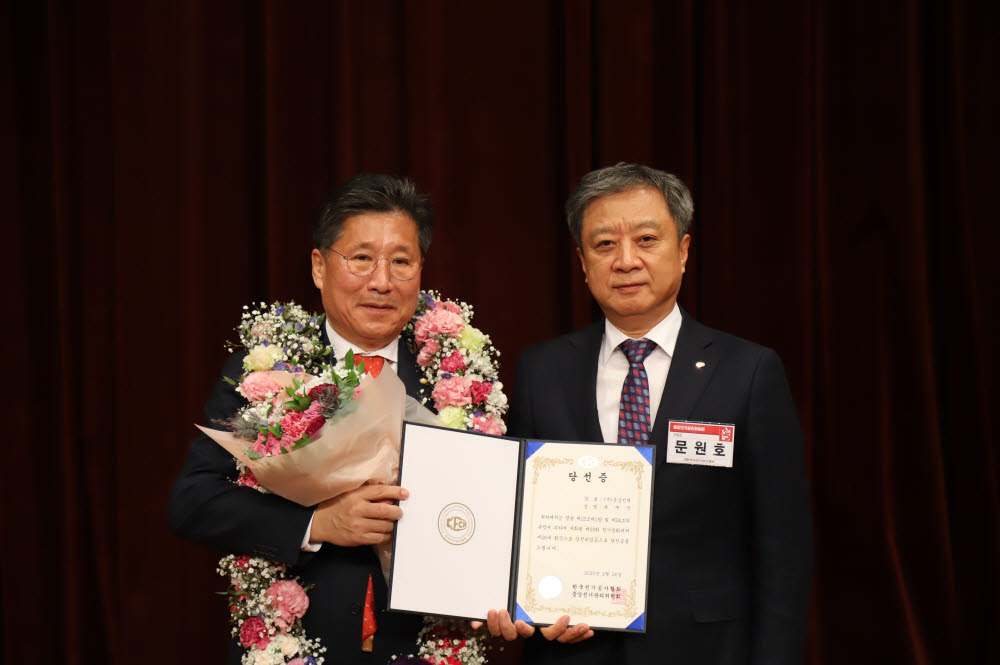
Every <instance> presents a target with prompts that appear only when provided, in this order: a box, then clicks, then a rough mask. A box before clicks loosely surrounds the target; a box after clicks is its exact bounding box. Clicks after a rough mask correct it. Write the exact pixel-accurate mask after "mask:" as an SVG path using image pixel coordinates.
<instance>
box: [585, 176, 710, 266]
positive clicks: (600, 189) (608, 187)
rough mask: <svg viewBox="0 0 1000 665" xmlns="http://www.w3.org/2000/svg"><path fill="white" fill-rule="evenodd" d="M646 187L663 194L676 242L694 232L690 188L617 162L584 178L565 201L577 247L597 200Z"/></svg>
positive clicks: (665, 177) (674, 179)
mask: <svg viewBox="0 0 1000 665" xmlns="http://www.w3.org/2000/svg"><path fill="white" fill-rule="evenodd" d="M644 187H652V188H653V189H655V190H657V191H658V192H660V194H663V200H664V201H666V202H667V208H669V210H670V215H671V216H672V217H673V218H674V222H676V225H677V238H678V240H679V239H681V238H683V237H684V234H685V233H687V232H688V230H689V229H690V228H691V220H692V218H693V217H694V201H692V200H691V192H689V191H688V188H687V186H685V184H684V183H683V182H681V179H680V178H678V177H677V176H675V175H673V174H672V173H666V172H664V171H658V170H657V169H652V168H650V167H648V166H643V165H642V164H630V163H628V162H618V163H617V164H615V165H614V166H607V167H605V168H603V169H597V170H596V171H591V172H590V173H588V174H587V175H585V176H583V178H582V179H581V180H580V184H578V185H577V186H576V189H574V190H573V193H572V194H570V195H569V200H567V201H566V222H567V223H568V224H569V232H570V233H572V234H573V239H574V240H576V244H577V246H579V247H582V246H583V245H582V244H581V242H580V235H581V233H582V232H583V214H584V213H585V212H586V211H587V207H588V206H589V205H590V204H591V203H593V202H594V200H595V199H599V198H601V197H602V196H608V195H610V194H618V193H619V192H627V191H630V190H633V189H642V188H644Z"/></svg>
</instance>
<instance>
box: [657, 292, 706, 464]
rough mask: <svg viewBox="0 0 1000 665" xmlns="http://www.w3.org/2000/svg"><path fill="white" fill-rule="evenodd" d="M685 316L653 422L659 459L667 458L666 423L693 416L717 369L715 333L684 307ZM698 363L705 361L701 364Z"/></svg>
mask: <svg viewBox="0 0 1000 665" xmlns="http://www.w3.org/2000/svg"><path fill="white" fill-rule="evenodd" d="M681 314H682V315H683V317H684V318H683V320H682V322H681V329H680V332H679V333H678V335H677V346H676V347H674V355H673V357H672V358H671V359H670V370H669V372H667V384H666V386H665V387H664V389H663V396H662V397H661V398H660V407H659V409H658V410H657V412H656V421H655V422H654V423H653V432H652V437H651V439H650V440H651V442H652V443H654V444H655V445H656V456H657V458H659V460H660V462H661V463H662V461H663V460H664V459H665V458H666V454H667V453H666V445H667V425H668V423H669V421H671V420H685V419H687V418H689V417H690V414H691V412H692V411H693V410H694V407H695V405H696V404H697V403H698V399H699V398H700V397H701V394H702V392H703V391H704V390H705V386H707V385H708V382H709V380H710V379H711V378H712V374H713V373H714V372H715V366H716V360H717V358H716V356H715V354H714V353H713V349H712V348H711V346H712V336H711V333H710V331H709V329H708V328H706V327H705V326H703V325H701V324H700V323H698V322H697V321H695V320H694V319H692V318H691V317H690V316H688V315H687V313H686V312H684V311H683V310H681ZM698 363H704V364H703V365H702V366H701V367H698V366H697V365H698Z"/></svg>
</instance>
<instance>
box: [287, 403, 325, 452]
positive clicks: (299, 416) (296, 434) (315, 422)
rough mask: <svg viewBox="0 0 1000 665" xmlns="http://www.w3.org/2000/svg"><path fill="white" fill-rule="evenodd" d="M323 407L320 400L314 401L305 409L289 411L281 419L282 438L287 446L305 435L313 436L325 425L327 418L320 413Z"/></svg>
mask: <svg viewBox="0 0 1000 665" xmlns="http://www.w3.org/2000/svg"><path fill="white" fill-rule="evenodd" d="M322 408H323V407H322V405H321V404H320V403H319V402H313V403H312V404H310V405H309V408H308V409H306V410H305V411H289V412H288V414H287V415H286V416H285V417H284V418H282V419H281V432H282V436H281V439H282V441H284V442H285V447H289V446H291V445H292V444H293V443H295V442H296V441H298V440H299V439H301V438H302V437H304V436H312V435H313V434H315V433H316V432H318V431H319V429H320V428H321V427H323V424H324V423H325V422H326V420H325V419H324V418H323V414H322V413H320V411H321V410H322Z"/></svg>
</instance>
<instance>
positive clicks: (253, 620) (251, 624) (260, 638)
mask: <svg viewBox="0 0 1000 665" xmlns="http://www.w3.org/2000/svg"><path fill="white" fill-rule="evenodd" d="M240 643H241V644H243V646H245V647H257V648H258V649H266V648H267V645H268V644H270V643H271V638H270V636H269V635H268V634H267V626H266V625H264V620H263V619H261V618H260V617H250V618H249V619H247V620H246V621H244V622H243V625H242V626H240Z"/></svg>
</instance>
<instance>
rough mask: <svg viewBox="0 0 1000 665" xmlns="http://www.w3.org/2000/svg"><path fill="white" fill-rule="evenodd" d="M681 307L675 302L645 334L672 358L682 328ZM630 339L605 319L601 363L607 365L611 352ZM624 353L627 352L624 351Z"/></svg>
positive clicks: (644, 336) (645, 337)
mask: <svg viewBox="0 0 1000 665" xmlns="http://www.w3.org/2000/svg"><path fill="white" fill-rule="evenodd" d="M681 320H682V317H681V308H680V307H678V306H677V303H676V302H675V303H674V308H673V309H672V310H670V313H669V314H667V315H666V316H665V317H664V318H663V319H661V320H660V322H659V323H657V324H656V325H655V326H653V328H652V329H651V330H650V331H649V332H648V333H646V334H645V335H643V338H644V339H648V340H651V341H653V342H656V346H657V348H659V349H662V350H663V351H664V352H665V353H666V354H667V356H669V357H670V358H673V357H674V348H675V347H676V346H677V335H678V333H679V332H680V330H681ZM627 339H629V336H628V335H626V334H625V333H623V332H622V331H621V330H619V329H618V328H616V327H615V326H614V325H613V324H612V323H611V322H610V321H608V320H607V319H604V340H603V341H602V342H601V356H600V359H599V362H600V364H601V365H602V366H603V365H606V364H607V362H608V360H610V359H611V354H613V353H614V352H615V350H620V349H618V346H619V345H620V344H621V343H622V342H624V341H625V340H627ZM622 353H625V352H624V351H622Z"/></svg>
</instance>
